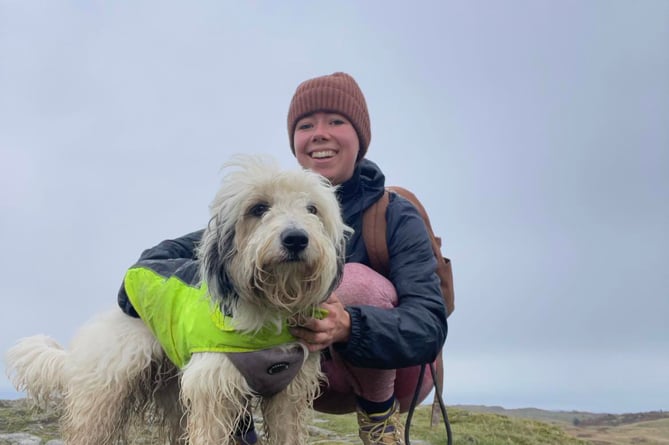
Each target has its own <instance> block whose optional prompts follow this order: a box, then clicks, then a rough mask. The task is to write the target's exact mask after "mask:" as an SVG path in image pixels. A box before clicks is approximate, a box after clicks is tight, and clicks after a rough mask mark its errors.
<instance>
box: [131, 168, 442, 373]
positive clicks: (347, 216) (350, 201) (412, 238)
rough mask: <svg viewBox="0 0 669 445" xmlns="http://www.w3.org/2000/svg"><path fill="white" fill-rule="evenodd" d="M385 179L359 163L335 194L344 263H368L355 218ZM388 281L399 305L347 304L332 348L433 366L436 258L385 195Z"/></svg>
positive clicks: (191, 241)
mask: <svg viewBox="0 0 669 445" xmlns="http://www.w3.org/2000/svg"><path fill="white" fill-rule="evenodd" d="M384 186H385V177H384V175H383V173H382V172H381V170H380V169H379V167H378V166H377V165H376V164H374V163H373V162H372V161H370V160H367V159H363V160H361V161H360V162H359V163H358V165H357V167H356V169H355V172H354V174H353V177H352V178H351V179H349V180H348V181H347V182H345V183H344V184H342V185H341V186H340V187H339V189H338V192H337V193H338V198H339V202H340V204H341V207H342V213H343V217H344V221H345V222H346V224H348V225H349V226H350V227H352V228H353V229H354V230H355V232H354V234H353V235H352V236H351V237H350V238H349V240H348V244H347V248H346V255H347V258H346V262H355V263H362V264H366V265H369V259H368V256H367V251H366V250H365V246H364V242H363V239H362V235H361V234H362V215H363V212H364V211H365V209H367V208H368V207H369V206H370V205H372V204H373V203H374V202H376V201H377V200H378V199H379V198H380V197H381V195H382V194H383V192H384ZM386 221H387V233H386V239H387V242H388V253H389V257H390V258H389V259H390V264H389V266H390V276H389V278H390V280H391V281H392V283H393V285H394V286H395V289H396V290H397V295H398V297H399V304H398V306H397V307H396V308H394V309H391V310H388V309H382V308H377V307H372V306H347V307H346V310H347V311H348V312H349V314H350V315H351V335H350V338H349V341H348V342H347V343H341V344H335V345H334V347H335V348H336V349H337V351H338V352H340V353H341V354H342V355H343V357H344V358H345V359H346V360H347V361H348V362H349V363H351V364H352V365H353V366H359V367H367V368H378V369H398V368H404V367H407V366H414V365H419V364H422V363H429V362H432V361H433V360H434V359H435V358H436V356H437V354H438V353H439V351H440V350H441V348H442V347H443V345H444V342H445V340H446V333H447V322H446V307H445V304H444V299H443V297H442V295H441V289H440V287H439V277H438V276H437V274H436V272H435V270H436V260H435V258H434V254H433V251H432V247H431V244H430V238H429V236H428V234H427V230H426V228H425V224H424V223H423V220H422V218H421V217H420V215H419V214H418V211H417V210H416V209H415V208H414V207H413V205H412V204H411V203H410V202H409V201H407V200H406V199H404V198H402V197H401V196H398V195H395V194H391V196H390V203H389V204H388V211H387V213H386ZM202 233H203V230H199V231H197V232H193V233H190V234H188V235H185V236H183V237H181V238H178V239H175V240H166V241H163V242H161V243H160V244H158V245H157V246H155V247H153V248H151V249H148V250H145V251H144V252H143V253H142V255H141V256H140V258H139V263H142V262H143V261H152V262H153V261H156V260H165V261H169V260H173V259H176V258H193V259H194V257H195V250H196V247H197V244H198V243H199V241H200V239H201V238H202ZM118 303H119V306H120V307H121V309H123V311H124V312H125V313H127V314H129V315H132V316H135V317H137V313H136V312H135V310H134V308H133V307H132V305H131V304H130V302H129V301H128V298H127V296H126V295H125V291H124V289H123V286H121V290H120V291H119V295H118Z"/></svg>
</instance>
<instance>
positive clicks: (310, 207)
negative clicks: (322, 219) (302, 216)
mask: <svg viewBox="0 0 669 445" xmlns="http://www.w3.org/2000/svg"><path fill="white" fill-rule="evenodd" d="M307 212H309V213H311V214H312V215H318V209H317V208H316V206H315V205H313V204H309V205H308V206H307Z"/></svg>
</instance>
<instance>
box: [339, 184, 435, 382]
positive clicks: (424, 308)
mask: <svg viewBox="0 0 669 445" xmlns="http://www.w3.org/2000/svg"><path fill="white" fill-rule="evenodd" d="M386 220H387V234H386V236H387V242H388V253H389V257H390V258H389V260H390V264H389V266H390V274H389V278H390V280H391V281H392V283H393V285H394V286H395V289H396V291H397V295H398V305H397V307H395V308H394V309H391V310H388V309H382V308H377V307H372V306H347V308H346V309H347V311H348V312H349V314H350V315H351V335H350V337H349V341H348V342H347V343H341V344H336V345H335V348H336V349H337V350H338V351H339V352H340V353H342V354H343V356H344V357H345V358H346V360H347V361H349V362H350V363H351V364H353V365H354V366H360V367H368V368H378V369H397V368H403V367H407V366H414V365H419V364H423V363H429V362H432V361H434V360H435V358H436V357H437V355H438V354H439V352H440V351H441V348H442V347H443V345H444V342H445V340H446V334H447V322H446V306H445V303H444V299H443V297H442V295H441V288H440V281H439V276H438V275H437V273H436V265H437V263H436V259H435V257H434V253H433V251H432V246H431V243H430V238H429V235H428V233H427V229H426V228H425V224H424V222H423V219H422V218H421V217H420V215H419V214H418V211H417V210H416V209H415V208H414V207H413V205H412V204H411V203H410V202H409V201H407V200H405V199H404V198H402V197H399V196H394V198H391V201H390V203H389V205H388V213H387V214H386Z"/></svg>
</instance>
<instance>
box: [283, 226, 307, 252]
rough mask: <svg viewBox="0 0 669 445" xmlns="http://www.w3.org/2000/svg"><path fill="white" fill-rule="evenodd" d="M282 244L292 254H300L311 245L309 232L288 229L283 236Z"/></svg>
mask: <svg viewBox="0 0 669 445" xmlns="http://www.w3.org/2000/svg"><path fill="white" fill-rule="evenodd" d="M281 244H283V247H285V248H286V249H287V250H288V251H289V252H291V253H298V252H301V251H303V250H304V249H306V247H307V245H309V237H308V236H307V232H305V231H304V230H302V229H288V230H284V232H283V233H282V234H281Z"/></svg>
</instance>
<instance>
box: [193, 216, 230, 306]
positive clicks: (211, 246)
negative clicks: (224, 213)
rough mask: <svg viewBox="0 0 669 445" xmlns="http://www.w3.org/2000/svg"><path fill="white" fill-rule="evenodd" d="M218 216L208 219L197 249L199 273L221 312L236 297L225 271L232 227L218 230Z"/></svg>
mask: <svg viewBox="0 0 669 445" xmlns="http://www.w3.org/2000/svg"><path fill="white" fill-rule="evenodd" d="M217 220H218V218H215V217H214V218H212V219H211V221H209V225H208V226H207V229H206V230H205V231H204V234H203V235H202V243H201V244H200V247H199V249H198V257H199V260H200V274H201V276H202V279H203V280H204V281H205V283H207V288H208V289H209V295H210V296H211V298H212V300H214V301H215V302H216V303H218V304H220V306H221V310H222V311H223V313H228V312H229V308H230V307H231V306H232V305H233V304H234V300H235V299H236V298H237V295H236V292H235V290H234V289H235V288H234V285H233V283H232V281H231V279H230V276H229V275H228V273H227V270H228V265H229V261H230V258H231V254H232V251H233V249H234V242H233V240H234V238H235V233H234V228H231V229H230V230H229V231H223V230H219V229H220V225H219V224H218V221H217Z"/></svg>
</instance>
